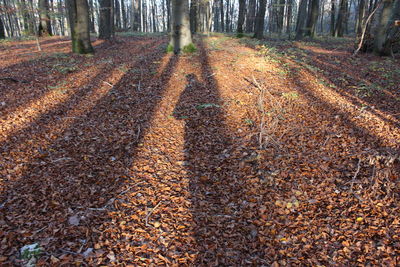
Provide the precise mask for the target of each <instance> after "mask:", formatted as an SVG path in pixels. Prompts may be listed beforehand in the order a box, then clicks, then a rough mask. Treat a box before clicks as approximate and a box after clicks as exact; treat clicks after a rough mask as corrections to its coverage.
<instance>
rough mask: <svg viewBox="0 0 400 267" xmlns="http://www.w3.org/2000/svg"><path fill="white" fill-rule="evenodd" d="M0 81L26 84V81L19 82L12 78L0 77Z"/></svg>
mask: <svg viewBox="0 0 400 267" xmlns="http://www.w3.org/2000/svg"><path fill="white" fill-rule="evenodd" d="M0 80H1V81H12V82H15V83H27V81H20V80H17V79H15V78H13V77H0Z"/></svg>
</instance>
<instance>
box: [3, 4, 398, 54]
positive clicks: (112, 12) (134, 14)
mask: <svg viewBox="0 0 400 267" xmlns="http://www.w3.org/2000/svg"><path fill="white" fill-rule="evenodd" d="M0 1H2V2H3V5H1V6H0V8H1V13H0V38H4V37H5V36H21V35H24V34H25V35H33V34H34V35H38V36H46V35H52V34H57V35H67V34H71V36H72V38H73V39H75V38H74V37H75V36H78V37H79V36H82V34H83V32H84V31H86V29H87V28H88V31H89V32H93V33H95V32H96V33H98V35H99V37H100V38H102V39H109V38H112V37H113V36H114V33H115V31H128V30H131V31H135V32H170V31H171V26H170V25H171V23H173V21H172V20H173V18H174V16H175V17H176V16H177V15H178V13H179V12H188V14H187V15H185V16H184V17H185V18H186V17H187V18H188V19H189V21H190V23H189V22H188V23H186V22H185V23H184V24H185V25H186V24H187V25H190V31H191V33H196V32H201V33H206V34H208V33H209V32H212V31H214V32H237V33H238V35H242V34H244V33H252V34H254V37H256V38H260V39H261V38H263V36H264V34H265V33H268V34H276V35H279V36H284V35H285V36H288V37H289V38H296V39H302V38H305V37H307V38H313V37H314V36H315V35H316V34H330V35H332V36H335V37H342V36H344V35H345V34H353V35H355V36H357V42H358V43H359V42H360V41H362V46H361V47H360V49H359V50H362V51H375V52H376V53H378V54H382V55H387V54H390V53H392V52H394V51H396V49H398V48H397V46H398V41H399V27H396V26H395V21H396V20H400V0H191V1H189V0H182V1H177V2H176V1H172V0H98V1H97V0H66V2H64V0H0ZM175 2H176V3H175ZM180 2H182V3H180ZM174 3H175V4H178V5H179V6H178V7H177V9H174V8H175V5H174ZM181 5H182V7H181ZM175 10H179V12H178V13H176V14H174V12H173V11H175ZM179 16H181V15H179ZM83 17H85V19H83ZM68 24H69V25H70V27H66V25H68ZM172 33H173V32H172ZM86 35H87V36H89V35H88V34H86V33H85V36H86ZM79 38H81V37H79ZM85 38H86V37H85ZM87 38H89V37H87ZM81 46H82V44H78V43H76V44H74V47H81ZM80 50H81V49H80V48H76V51H80ZM84 50H85V49H84ZM89 50H90V49H89Z"/></svg>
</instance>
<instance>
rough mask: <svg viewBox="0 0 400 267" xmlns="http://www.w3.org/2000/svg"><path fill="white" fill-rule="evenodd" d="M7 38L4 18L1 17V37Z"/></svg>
mask: <svg viewBox="0 0 400 267" xmlns="http://www.w3.org/2000/svg"><path fill="white" fill-rule="evenodd" d="M5 38H6V32H5V31H4V24H3V20H2V19H1V17H0V39H5Z"/></svg>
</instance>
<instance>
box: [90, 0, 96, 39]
mask: <svg viewBox="0 0 400 267" xmlns="http://www.w3.org/2000/svg"><path fill="white" fill-rule="evenodd" d="M89 18H90V32H95V29H94V8H93V0H89Z"/></svg>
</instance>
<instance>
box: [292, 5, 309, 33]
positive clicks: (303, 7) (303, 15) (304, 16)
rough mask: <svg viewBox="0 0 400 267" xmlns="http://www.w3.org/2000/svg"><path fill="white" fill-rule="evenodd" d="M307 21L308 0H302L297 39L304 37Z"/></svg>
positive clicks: (298, 16) (297, 25)
mask: <svg viewBox="0 0 400 267" xmlns="http://www.w3.org/2000/svg"><path fill="white" fill-rule="evenodd" d="M306 22H307V0H301V1H300V5H299V12H298V15H297V24H296V37H295V38H296V39H297V40H300V39H302V38H303V37H304V34H305V31H306V29H305V28H306Z"/></svg>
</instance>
